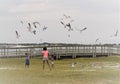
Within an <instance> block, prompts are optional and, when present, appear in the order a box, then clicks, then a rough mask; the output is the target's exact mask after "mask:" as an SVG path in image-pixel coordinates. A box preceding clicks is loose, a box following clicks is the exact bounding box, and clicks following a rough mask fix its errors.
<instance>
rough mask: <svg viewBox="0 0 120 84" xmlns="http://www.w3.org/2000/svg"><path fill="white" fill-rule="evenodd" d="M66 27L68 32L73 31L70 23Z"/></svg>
mask: <svg viewBox="0 0 120 84" xmlns="http://www.w3.org/2000/svg"><path fill="white" fill-rule="evenodd" d="M66 26H67V27H68V28H69V29H68V31H70V30H73V29H72V28H71V24H70V23H68V24H66Z"/></svg>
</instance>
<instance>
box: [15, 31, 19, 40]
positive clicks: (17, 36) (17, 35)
mask: <svg viewBox="0 0 120 84" xmlns="http://www.w3.org/2000/svg"><path fill="white" fill-rule="evenodd" d="M15 33H16V38H19V37H20V35H19V34H18V31H17V30H16V31H15Z"/></svg>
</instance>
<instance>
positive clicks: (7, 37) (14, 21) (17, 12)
mask: <svg viewBox="0 0 120 84" xmlns="http://www.w3.org/2000/svg"><path fill="white" fill-rule="evenodd" d="M64 14H65V15H67V16H70V18H69V19H66V18H65V17H64ZM61 18H63V20H61ZM71 20H73V22H71V23H70V24H71V28H72V31H68V27H66V28H64V26H63V25H62V24H61V23H60V21H63V22H65V23H66V24H67V23H68V22H70V21H71ZM35 21H37V22H39V23H40V25H39V24H37V28H34V26H33V25H32V23H33V22H35ZM28 23H30V24H31V26H32V30H31V31H30V32H29V31H28ZM44 26H46V27H48V28H47V29H46V30H45V31H43V30H42V29H43V27H44ZM85 27H87V29H86V30H84V31H83V32H81V33H80V31H78V30H81V29H83V28H85ZM34 30H35V31H36V35H34V34H33V33H31V32H32V31H34ZM15 31H18V33H19V35H20V37H19V38H16V32H15ZM116 32H117V35H116V36H115V34H116ZM97 39H98V40H97ZM42 42H50V43H85V44H94V43H120V1H119V0H0V43H42Z"/></svg>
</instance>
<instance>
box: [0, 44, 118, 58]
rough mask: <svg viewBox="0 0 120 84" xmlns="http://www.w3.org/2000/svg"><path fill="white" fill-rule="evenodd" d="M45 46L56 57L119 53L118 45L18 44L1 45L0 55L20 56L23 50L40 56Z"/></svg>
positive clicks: (22, 54) (96, 55) (23, 52)
mask: <svg viewBox="0 0 120 84" xmlns="http://www.w3.org/2000/svg"><path fill="white" fill-rule="evenodd" d="M44 46H46V47H47V48H48V50H49V52H50V55H52V54H53V55H55V57H56V58H57V59H60V58H65V57H71V58H76V57H98V56H110V55H120V45H111V44H110V45H108V44H106V45H105V44H104V45H83V44H34V45H33V44H31V45H30V44H29V45H28V44H25V45H24V44H22V45H21V44H19V45H10V44H9V45H8V44H7V45H1V47H0V57H22V56H25V55H24V54H25V52H28V53H30V54H31V56H33V57H34V56H41V51H42V48H43V47H44Z"/></svg>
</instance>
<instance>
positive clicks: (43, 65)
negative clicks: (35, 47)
mask: <svg viewBox="0 0 120 84" xmlns="http://www.w3.org/2000/svg"><path fill="white" fill-rule="evenodd" d="M44 68H45V60H43V70H44Z"/></svg>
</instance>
